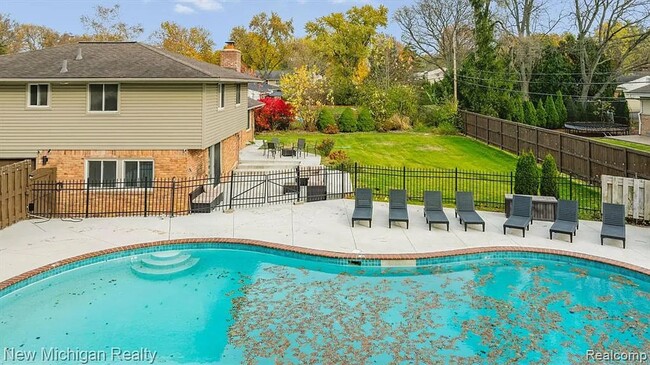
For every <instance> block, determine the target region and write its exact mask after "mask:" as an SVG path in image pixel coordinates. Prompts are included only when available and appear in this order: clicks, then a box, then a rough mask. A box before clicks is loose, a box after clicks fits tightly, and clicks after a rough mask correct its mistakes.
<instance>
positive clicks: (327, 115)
mask: <svg viewBox="0 0 650 365" xmlns="http://www.w3.org/2000/svg"><path fill="white" fill-rule="evenodd" d="M328 125H336V120H334V115H333V114H332V111H331V110H330V109H329V108H322V109H321V110H320V113H318V120H317V121H316V126H317V127H318V130H319V131H321V132H322V131H324V130H325V128H327V126H328Z"/></svg>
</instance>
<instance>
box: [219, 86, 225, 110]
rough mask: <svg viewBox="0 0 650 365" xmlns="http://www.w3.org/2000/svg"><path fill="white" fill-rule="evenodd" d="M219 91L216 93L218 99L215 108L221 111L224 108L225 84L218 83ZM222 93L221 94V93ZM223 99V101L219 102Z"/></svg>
mask: <svg viewBox="0 0 650 365" xmlns="http://www.w3.org/2000/svg"><path fill="white" fill-rule="evenodd" d="M218 88H219V93H218V94H217V95H218V98H219V99H218V100H217V106H218V108H217V110H218V111H222V110H224V109H226V84H219V86H218ZM222 94H223V95H222ZM222 100H223V103H222V102H221V101H222Z"/></svg>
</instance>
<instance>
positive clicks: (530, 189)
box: [515, 152, 539, 195]
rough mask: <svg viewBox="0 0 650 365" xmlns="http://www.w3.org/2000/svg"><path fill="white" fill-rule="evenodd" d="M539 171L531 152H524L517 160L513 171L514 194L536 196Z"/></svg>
mask: <svg viewBox="0 0 650 365" xmlns="http://www.w3.org/2000/svg"><path fill="white" fill-rule="evenodd" d="M538 188H539V170H538V169H537V161H535V156H534V155H533V153H532V152H524V153H522V154H521V156H519V158H518V159H517V167H516V169H515V194H524V195H537V190H538Z"/></svg>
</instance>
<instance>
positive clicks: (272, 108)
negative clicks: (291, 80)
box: [255, 97, 294, 131]
mask: <svg viewBox="0 0 650 365" xmlns="http://www.w3.org/2000/svg"><path fill="white" fill-rule="evenodd" d="M260 101H261V102H263V103H264V106H263V107H262V108H260V109H257V110H255V130H258V131H266V130H272V131H274V130H278V129H281V130H287V129H289V125H290V124H291V122H293V120H294V114H293V107H292V106H291V104H289V103H287V102H285V101H284V100H282V99H279V98H272V97H266V98H263V99H260Z"/></svg>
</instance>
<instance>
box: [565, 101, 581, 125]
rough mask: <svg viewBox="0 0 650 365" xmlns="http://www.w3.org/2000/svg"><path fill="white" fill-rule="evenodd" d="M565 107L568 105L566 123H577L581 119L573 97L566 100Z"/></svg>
mask: <svg viewBox="0 0 650 365" xmlns="http://www.w3.org/2000/svg"><path fill="white" fill-rule="evenodd" d="M565 105H566V122H567V123H570V122H576V121H578V120H579V118H580V114H579V111H578V110H577V108H576V104H575V102H574V101H573V98H572V97H570V96H569V97H567V98H566V99H565Z"/></svg>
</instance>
